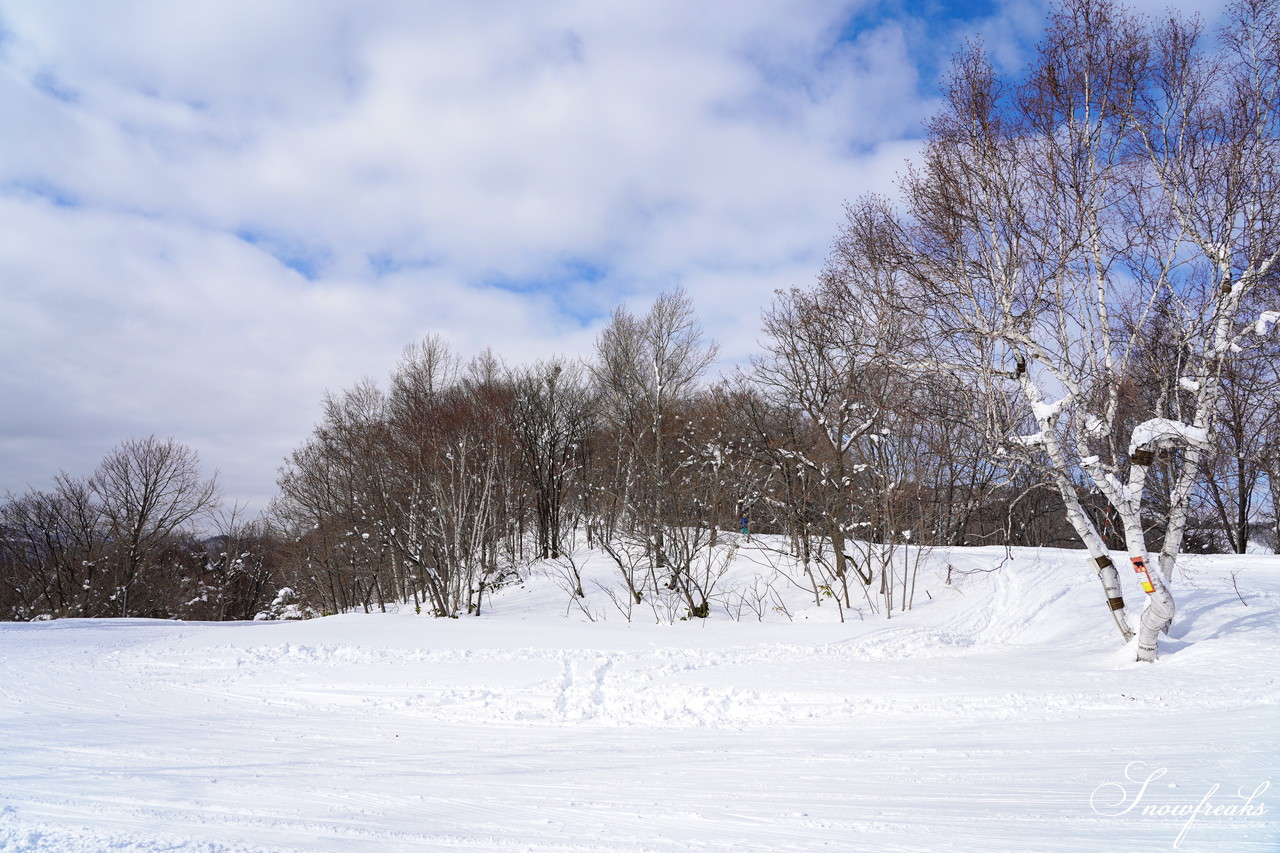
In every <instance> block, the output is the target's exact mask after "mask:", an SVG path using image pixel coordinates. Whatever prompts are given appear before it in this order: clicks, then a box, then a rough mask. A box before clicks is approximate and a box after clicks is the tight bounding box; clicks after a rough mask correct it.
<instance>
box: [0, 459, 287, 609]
mask: <svg viewBox="0 0 1280 853" xmlns="http://www.w3.org/2000/svg"><path fill="white" fill-rule="evenodd" d="M210 528H212V529H213V531H214V532H213V533H212V534H208V533H205V534H204V535H199V534H200V533H201V532H203V531H207V530H209V529H210ZM278 559H279V548H278V539H277V537H274V536H273V535H272V534H271V533H270V532H269V530H268V527H267V525H266V524H265V522H263V521H261V520H258V521H247V520H245V519H244V518H243V517H242V516H241V514H239V513H238V512H236V511H234V510H232V511H229V512H224V511H223V510H222V507H221V503H220V497H219V492H218V485H217V480H216V478H210V479H205V478H204V477H203V476H202V474H201V472H200V464H199V458H198V456H197V455H196V452H195V451H194V450H192V449H191V448H189V447H186V446H185V445H182V444H179V443H178V442H176V441H174V440H173V439H168V440H163V441H162V440H159V439H157V438H155V437H154V436H152V437H149V438H144V439H135V440H131V441H126V442H124V443H122V444H120V445H119V446H117V447H116V448H114V449H113V450H112V451H111V452H110V453H109V454H107V456H106V457H105V458H104V459H103V460H102V462H101V464H99V465H98V467H97V469H96V470H95V471H94V473H93V474H92V475H90V476H89V477H83V478H82V477H74V476H71V475H68V474H65V473H63V474H59V475H58V476H57V477H56V478H55V480H54V485H53V487H52V488H51V489H48V490H43V491H42V490H38V489H31V490H28V491H27V492H26V493H24V494H22V495H16V496H15V495H9V496H7V497H6V498H5V499H4V500H3V501H2V502H0V618H4V619H6V620H29V619H37V618H51V617H72V616H76V617H104V616H148V617H157V618H171V617H179V618H186V619H203V620H222V619H252V618H254V616H255V615H256V614H257V613H258V612H259V611H260V610H261V609H262V607H263V606H264V605H266V604H267V603H269V602H270V601H271V599H272V596H273V595H275V593H276V589H274V588H273V582H274V577H273V573H274V571H275V563H276V562H277V561H278Z"/></svg>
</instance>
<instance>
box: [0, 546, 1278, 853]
mask: <svg viewBox="0 0 1280 853" xmlns="http://www.w3.org/2000/svg"><path fill="white" fill-rule="evenodd" d="M1004 556H1005V554H1004V551H1003V549H957V550H956V551H953V552H949V553H948V552H944V551H939V552H937V553H936V554H935V555H934V557H933V558H932V559H933V562H932V563H931V566H930V568H928V569H927V570H926V572H925V574H926V575H927V577H925V576H923V575H922V578H923V583H922V586H923V587H927V588H928V589H929V590H931V595H928V596H919V597H918V599H917V602H916V604H917V606H916V608H915V609H913V610H912V611H911V612H909V613H906V614H897V613H895V614H894V618H893V619H891V620H885V619H884V617H883V615H880V616H877V617H868V618H867V619H865V620H863V621H849V622H846V623H844V624H840V623H838V622H833V621H832V619H831V612H832V608H830V607H829V606H828V607H826V608H821V609H820V610H814V609H808V610H806V609H804V607H803V606H802V604H800V603H798V602H800V599H801V597H797V598H796V599H795V602H797V603H796V604H795V606H794V607H793V608H792V610H793V614H794V616H795V621H794V622H787V621H781V620H776V621H774V622H768V623H765V624H758V623H755V622H753V623H749V624H748V623H745V622H744V623H733V622H729V621H725V620H723V619H721V620H719V621H717V620H708V621H707V622H701V621H697V622H687V623H677V624H675V625H646V624H638V623H637V624H631V625H626V624H619V623H617V622H606V623H594V624H593V623H589V622H580V621H576V620H574V619H566V618H559V617H558V616H555V615H547V614H548V612H550V613H557V612H559V613H563V612H564V606H563V603H560V604H559V608H560V609H559V610H558V611H557V610H556V609H555V608H554V607H546V606H544V605H545V602H547V601H553V600H555V596H556V595H557V594H558V591H557V590H555V588H554V586H553V585H550V583H549V582H548V581H540V580H539V579H536V578H535V579H532V580H530V581H529V582H528V583H527V584H526V588H525V589H512V590H508V591H505V592H504V593H503V594H502V595H501V596H499V598H498V599H497V600H495V602H494V605H493V607H492V609H491V611H490V615H488V616H485V617H482V618H480V619H472V620H465V619H464V620H457V621H455V620H433V619H429V618H426V617H415V616H410V615H407V614H370V615H347V616H341V617H331V618H328V619H321V620H313V621H311V622H305V623H267V624H264V623H224V624H182V623H176V622H155V621H147V620H120V621H97V622H95V621H82V620H67V621H62V622H53V623H42V624H31V625H13V624H8V625H0V853H32V851H46V850H48V851H74V853H80V851H104V850H112V851H148V853H150V851H182V853H193V852H194V851H200V853H232V852H233V851H255V853H256V852H257V851H279V850H287V851H362V850H377V851H399V850H403V851H418V850H442V851H444V850H477V851H539V853H541V851H611V853H628V852H629V851H688V850H695V851H696V850H748V851H757V850H758V851H810V850H836V851H858V850H874V851H883V852H884V853H892V851H939V853H945V851H974V850H987V851H1006V850H1007V851H1018V853H1026V851H1103V850H1107V851H1110V850H1123V851H1146V850H1170V849H1174V847H1173V845H1174V842H1175V840H1176V839H1177V838H1178V835H1179V832H1180V830H1181V829H1182V828H1183V825H1184V823H1185V821H1186V818H1180V817H1173V816H1164V817H1161V816H1155V815H1146V816H1144V815H1142V814H1141V811H1140V808H1141V806H1140V807H1139V808H1138V809H1134V810H1132V811H1130V812H1128V813H1126V814H1122V815H1111V814H1109V813H1106V812H1107V808H1106V807H1105V806H1106V800H1105V797H1103V798H1102V800H1099V799H1098V792H1099V791H1100V790H1101V791H1102V793H1103V794H1106V793H1108V792H1111V793H1114V791H1115V790H1116V786H1117V785H1119V786H1122V787H1124V788H1125V789H1126V791H1127V792H1128V793H1129V794H1130V795H1133V794H1135V793H1136V791H1137V790H1138V788H1139V787H1140V785H1139V784H1136V783H1133V782H1129V781H1126V779H1125V772H1126V767H1129V768H1130V772H1131V774H1134V773H1137V774H1140V775H1141V778H1146V774H1148V773H1150V772H1152V771H1155V770H1160V769H1163V770H1165V773H1164V774H1163V775H1161V776H1160V777H1159V778H1158V779H1156V780H1155V781H1152V782H1151V784H1150V785H1149V787H1148V788H1147V790H1146V792H1145V793H1144V795H1143V796H1144V797H1145V800H1144V804H1152V805H1160V804H1168V805H1171V806H1179V805H1185V804H1190V805H1195V804H1196V803H1198V802H1200V801H1201V798H1202V797H1204V796H1205V795H1206V792H1209V791H1210V790H1211V788H1212V787H1213V786H1214V785H1218V786H1219V789H1218V790H1217V793H1215V794H1212V802H1211V804H1220V805H1228V804H1230V803H1231V802H1232V801H1233V799H1234V797H1235V793H1236V791H1237V789H1241V788H1244V789H1248V790H1253V789H1254V788H1256V787H1257V786H1258V785H1259V784H1261V783H1264V782H1272V783H1280V778H1277V777H1280V773H1277V772H1276V771H1277V768H1280V655H1277V651H1280V558H1276V557H1262V556H1249V557H1239V558H1226V557H1220V558H1195V559H1189V560H1188V569H1187V570H1186V574H1185V575H1184V576H1183V577H1182V578H1180V579H1179V585H1178V587H1177V594H1178V595H1179V606H1180V608H1181V610H1180V613H1179V617H1178V620H1177V622H1176V623H1175V627H1174V635H1175V636H1173V637H1171V638H1162V649H1163V652H1162V659H1161V660H1160V661H1159V662H1158V663H1157V664H1155V665H1139V664H1135V663H1133V662H1132V649H1131V648H1121V647H1119V646H1118V640H1117V638H1115V636H1114V634H1115V630H1114V627H1113V626H1112V625H1111V618H1110V616H1109V615H1108V614H1107V612H1106V611H1105V609H1104V607H1103V606H1102V605H1101V603H1100V602H1101V592H1100V589H1098V588H1097V584H1096V581H1094V580H1093V579H1092V577H1090V576H1089V575H1088V570H1087V568H1086V567H1085V566H1084V560H1083V557H1082V555H1081V554H1080V553H1079V552H1060V551H1048V550H1046V551H1043V552H1036V551H1027V552H1019V551H1015V552H1014V553H1013V557H1014V559H1012V560H1011V561H1010V562H1009V564H1008V565H1005V566H1004V567H1003V568H1001V569H1000V570H999V571H994V572H989V573H987V572H985V571H979V572H975V573H973V574H967V575H961V576H958V577H957V578H956V582H955V583H954V584H953V585H952V586H950V587H948V586H946V585H945V584H943V583H942V581H941V576H942V574H943V568H942V567H943V565H944V563H950V564H951V565H953V566H955V567H957V568H960V569H962V570H963V569H986V568H991V567H992V566H994V565H996V564H998V563H999V562H1000V561H1001V560H1002V558H1003V557H1004ZM1233 570H1237V571H1238V578H1237V581H1238V585H1239V588H1240V590H1241V593H1242V594H1243V596H1244V599H1245V601H1247V605H1246V604H1244V603H1242V602H1241V601H1240V599H1239V597H1238V596H1237V594H1236V592H1235V589H1234V587H1233V586H1232V582H1231V577H1230V574H1231V571H1233ZM1129 596H1130V597H1131V602H1137V601H1138V600H1139V599H1138V598H1137V597H1136V596H1135V595H1134V593H1129ZM919 599H924V600H923V601H921V600H919ZM535 605H536V606H535ZM570 612H571V613H572V612H573V611H570ZM850 618H854V617H853V615H852V614H850ZM1146 724H1150V727H1149V728H1144V727H1143V726H1144V725H1146ZM1133 762H1141V764H1140V765H1134V764H1132V763H1133ZM1106 786H1111V787H1106ZM1091 795H1092V796H1093V797H1094V800H1093V802H1094V803H1095V804H1096V803H1099V802H1101V803H1102V804H1103V806H1104V808H1102V809H1101V810H1099V809H1095V808H1094V807H1093V806H1091ZM1259 802H1261V803H1262V804H1264V805H1265V807H1266V813H1265V814H1262V815H1252V816H1237V817H1234V818H1232V817H1225V816H1216V817H1215V816H1201V817H1199V818H1197V819H1196V820H1195V821H1194V824H1193V825H1192V826H1191V827H1190V828H1189V829H1188V830H1187V832H1186V834H1185V837H1183V838H1182V839H1181V843H1180V846H1179V847H1178V848H1177V849H1180V850H1188V851H1244V853H1255V851H1256V853H1262V851H1276V850H1280V820H1278V819H1277V818H1276V814H1277V811H1278V810H1280V785H1277V786H1276V789H1274V790H1271V791H1269V792H1267V793H1264V794H1263V795H1262V796H1261V797H1260V800H1259ZM1100 811H1101V812H1103V813H1100Z"/></svg>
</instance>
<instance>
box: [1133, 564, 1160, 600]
mask: <svg viewBox="0 0 1280 853" xmlns="http://www.w3.org/2000/svg"><path fill="white" fill-rule="evenodd" d="M1129 560H1130V561H1131V562H1132V563H1133V570H1134V571H1135V572H1137V573H1138V574H1140V575H1142V578H1141V579H1140V581H1139V583H1141V584H1142V591H1143V592H1145V593H1152V592H1155V591H1156V587H1155V584H1153V583H1152V582H1151V572H1149V571H1147V561H1146V560H1144V559H1142V558H1141V557H1130V558H1129Z"/></svg>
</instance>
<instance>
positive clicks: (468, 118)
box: [0, 0, 1213, 509]
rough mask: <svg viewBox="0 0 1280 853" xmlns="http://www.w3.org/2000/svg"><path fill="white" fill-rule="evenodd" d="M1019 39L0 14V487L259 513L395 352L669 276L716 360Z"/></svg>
mask: <svg viewBox="0 0 1280 853" xmlns="http://www.w3.org/2000/svg"><path fill="white" fill-rule="evenodd" d="M1149 5H1151V6H1153V7H1154V6H1157V5H1159V4H1157V3H1155V2H1152V3H1150V4H1149ZM1184 5H1185V4H1184ZM1204 5H1207V6H1210V7H1211V6H1212V5H1213V4H1204ZM1043 15H1044V7H1043V6H1042V5H1041V4H1040V3H1039V2H1025V1H1024V2H1016V0H983V1H982V2H968V3H966V2H949V0H937V2H933V1H932V0H923V2H879V3H877V2H844V1H843V0H791V2H779V0H773V1H772V2H766V0H716V2H711V0H705V2H699V0H635V2H604V1H603V0H580V2H579V0H563V1H562V0H546V2H519V0H508V2H489V0H459V2H448V0H430V2H428V0H422V2H417V1H416V0H415V1H414V2H410V0H404V2H390V0H385V1H384V0H350V2H347V0H272V2H262V0H218V2H195V0H174V1H173V2H170V0H152V1H151V2H129V0H119V2H114V1H113V2H109V3H86V2H80V0H65V2H64V0H0V90H2V91H0V127H2V128H3V137H2V138H0V364H2V366H3V370H2V371H0V492H4V491H6V490H8V491H13V492H20V491H22V490H25V489H26V488H27V487H28V486H29V485H30V486H34V487H37V488H44V487H47V486H48V484H49V481H50V478H51V476H52V475H53V474H55V473H57V472H58V471H59V470H64V471H67V472H68V473H71V474H89V473H90V472H91V471H92V470H93V468H94V466H95V465H96V464H97V462H98V460H99V459H101V458H102V456H103V455H104V454H105V453H107V452H108V451H109V450H110V449H111V447H112V446H114V445H115V444H116V443H118V442H119V441H121V440H123V439H126V438H130V437H142V436H146V435H150V434H155V435H158V436H160V437H162V438H166V437H173V438H176V439H177V440H179V441H181V442H184V443H186V444H188V445H190V446H192V447H194V448H195V449H196V450H197V451H198V452H199V453H200V456H201V459H202V461H203V464H204V465H205V467H206V470H207V471H208V472H210V473H212V472H213V471H214V470H215V469H216V470H218V471H219V472H220V479H221V482H222V484H223V488H224V491H225V492H226V494H227V496H228V498H230V499H233V500H238V501H241V502H243V503H247V504H248V505H249V506H250V507H251V508H253V509H258V508H261V507H262V506H264V505H265V503H266V501H267V500H268V499H269V498H270V496H271V495H272V493H273V492H274V482H275V477H276V472H277V469H278V467H279V466H280V464H281V461H282V460H283V458H284V457H285V456H286V455H287V454H288V452H289V451H290V450H291V449H292V448H294V447H296V446H297V445H298V444H299V443H301V442H302V441H303V439H304V438H305V437H306V435H307V434H308V432H309V431H310V429H311V428H312V426H313V425H314V423H315V421H316V418H317V416H318V413H319V401H320V399H321V397H322V396H323V394H324V393H325V391H326V390H327V389H334V390H336V389H339V388H342V387H345V386H348V385H350V384H351V383H352V382H354V381H356V380H358V379H359V378H361V377H363V376H371V377H375V378H382V377H384V376H385V375H386V374H387V373H388V371H389V370H390V369H391V368H392V366H393V365H394V363H395V361H396V359H397V357H398V354H399V352H400V349H401V348H402V347H403V346H404V345H405V344H407V343H409V342H411V341H414V340H416V339H418V338H421V337H422V336H424V335H427V334H431V333H439V334H441V335H443V336H444V337H445V338H446V339H447V340H448V341H449V342H450V343H451V344H452V346H453V347H454V348H455V349H456V351H458V352H459V353H461V354H462V355H464V356H470V355H474V354H476V353H478V352H480V351H482V350H483V349H484V348H486V347H492V348H493V350H494V351H495V352H496V353H497V354H498V355H500V356H502V357H504V358H505V359H507V360H508V361H510V362H513V363H522V362H528V361H530V360H532V359H535V358H539V357H544V356H548V355H552V354H555V353H565V354H569V355H586V354H588V353H589V352H590V348H591V342H592V340H593V338H594V336H595V334H596V332H597V331H598V330H599V328H600V326H601V325H602V323H603V322H604V321H605V319H606V318H607V315H608V313H609V312H610V311H611V310H612V308H613V307H614V306H615V305H618V304H627V305H630V306H632V307H634V308H636V309H640V310H643V308H644V307H645V306H647V305H648V303H649V302H650V301H652V299H653V298H654V296H656V295H657V294H658V293H660V292H662V291H664V290H669V289H671V288H673V287H676V286H682V287H684V288H685V289H686V290H687V291H688V293H689V294H690V296H691V297H692V298H693V300H694V302H695V304H696V306H697V309H698V312H699V315H700V317H701V319H702V322H703V325H704V328H705V330H706V331H707V333H708V334H709V335H711V336H713V337H715V338H716V339H718V340H719V341H720V342H721V345H722V349H723V356H724V361H725V364H726V365H727V364H732V363H734V362H735V361H740V360H742V359H743V358H745V357H746V355H747V354H749V353H750V352H752V351H753V350H754V349H755V347H756V343H755V342H756V339H757V336H758V327H759V313H760V310H761V308H762V307H763V306H765V305H766V304H767V303H768V302H769V300H770V298H771V294H772V292H773V291H774V290H775V289H777V288H781V287H789V286H793V285H806V284H808V283H810V282H811V281H812V280H813V278H814V275H815V274H816V272H817V271H818V269H819V267H820V265H821V263H822V260H823V257H824V256H825V254H826V251H827V248H828V246H829V244H830V241H831V239H832V237H833V236H834V233H835V230H836V228H837V225H838V223H839V221H840V218H841V212H842V205H843V203H844V202H845V200H848V199H853V198H855V197H856V196H858V195H860V194H862V193H865V192H868V191H885V192H888V191H891V189H892V181H893V175H894V173H895V172H896V171H897V170H899V169H900V168H901V167H902V165H903V164H904V163H905V162H906V161H907V160H908V159H909V158H910V157H912V156H913V154H914V152H915V151H916V150H917V147H918V140H919V136H920V124H921V121H922V119H923V118H925V117H927V116H928V115H929V114H930V112H932V110H933V109H934V108H935V106H936V97H937V93H938V80H939V76H940V74H941V73H943V72H944V71H945V66H946V62H947V59H948V58H949V57H950V55H951V54H952V53H953V52H954V51H955V50H956V49H957V48H958V47H959V45H960V44H961V43H962V41H963V40H964V39H965V38H969V37H973V36H975V35H981V37H982V38H983V40H984V42H985V44H986V45H987V47H988V48H989V49H991V50H992V51H993V53H994V54H995V55H996V56H997V58H998V60H999V61H1000V62H1001V63H1004V64H1006V66H1007V67H1009V68H1014V69H1016V68H1019V67H1022V65H1023V64H1025V62H1026V61H1027V60H1028V59H1029V56H1030V55H1029V53H1028V50H1029V49H1030V48H1029V45H1030V44H1032V43H1033V42H1034V39H1035V38H1036V37H1037V35H1038V32H1039V29H1040V27H1041V26H1042V21H1043Z"/></svg>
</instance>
